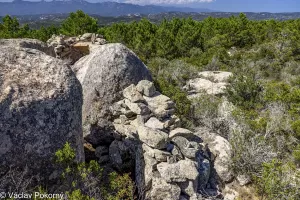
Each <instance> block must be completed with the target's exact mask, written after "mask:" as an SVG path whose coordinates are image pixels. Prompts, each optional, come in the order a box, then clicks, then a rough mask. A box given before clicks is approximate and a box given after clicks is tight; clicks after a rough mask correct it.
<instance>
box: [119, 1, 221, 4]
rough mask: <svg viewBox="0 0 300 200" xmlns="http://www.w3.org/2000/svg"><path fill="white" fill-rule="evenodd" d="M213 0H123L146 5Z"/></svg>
mask: <svg viewBox="0 0 300 200" xmlns="http://www.w3.org/2000/svg"><path fill="white" fill-rule="evenodd" d="M213 1H215V0H125V3H132V4H140V5H148V4H160V5H161V4H189V3H210V2H213Z"/></svg>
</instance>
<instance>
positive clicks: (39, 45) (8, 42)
mask: <svg viewBox="0 0 300 200" xmlns="http://www.w3.org/2000/svg"><path fill="white" fill-rule="evenodd" d="M0 46H11V47H17V48H28V49H36V50H39V51H42V52H44V53H45V54H47V55H49V56H53V57H55V52H54V48H53V47H51V46H48V45H47V44H46V43H44V42H42V41H39V40H37V39H28V38H27V39H1V40H0Z"/></svg>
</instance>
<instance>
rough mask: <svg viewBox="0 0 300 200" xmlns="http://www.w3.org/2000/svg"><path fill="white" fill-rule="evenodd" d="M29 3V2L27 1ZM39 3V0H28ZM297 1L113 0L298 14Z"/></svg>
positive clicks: (139, 3) (104, 0)
mask: <svg viewBox="0 0 300 200" xmlns="http://www.w3.org/2000/svg"><path fill="white" fill-rule="evenodd" d="M27 1H29V0H27ZM30 1H40V0H30ZM87 1H88V2H91V3H96V2H107V0H87ZM297 1H299V0H284V1H281V0H264V1H263V2H262V1H260V0H252V1H248V2H241V1H240V0H115V1H114V0H113V1H112V2H118V3H132V4H138V5H158V6H176V7H191V8H204V9H210V10H215V11H221V12H272V13H278V12H300V4H299V2H297ZM0 2H12V0H0Z"/></svg>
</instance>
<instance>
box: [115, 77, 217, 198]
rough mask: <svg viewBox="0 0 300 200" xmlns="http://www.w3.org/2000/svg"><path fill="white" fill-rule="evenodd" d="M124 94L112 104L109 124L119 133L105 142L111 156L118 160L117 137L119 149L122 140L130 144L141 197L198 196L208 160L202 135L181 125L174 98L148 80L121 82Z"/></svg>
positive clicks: (207, 176)
mask: <svg viewBox="0 0 300 200" xmlns="http://www.w3.org/2000/svg"><path fill="white" fill-rule="evenodd" d="M123 97H124V99H122V100H120V101H118V102H116V103H115V104H113V105H112V106H111V111H112V113H113V115H114V118H115V119H114V122H113V124H114V127H115V130H116V134H119V136H120V137H119V139H118V140H115V142H113V144H112V145H111V146H110V149H109V151H110V152H109V154H110V157H111V160H112V161H114V162H115V164H116V165H121V164H122V156H121V155H120V152H117V151H112V146H116V143H119V144H118V145H117V146H119V148H118V149H119V150H120V149H121V146H122V145H124V146H126V148H127V149H128V148H132V150H133V152H135V155H136V158H135V166H136V169H135V173H136V182H137V186H138V189H139V192H140V194H144V198H145V199H155V200H160V199H169V200H176V199H178V200H179V199H184V198H185V199H197V197H199V196H201V195H200V194H198V192H199V191H200V190H201V188H206V185H207V184H208V180H209V177H210V171H211V169H210V161H209V160H208V159H207V158H206V156H205V152H204V149H203V146H202V145H201V144H200V143H201V138H199V137H197V136H196V135H195V134H194V133H193V132H191V131H190V130H187V129H184V128H181V127H180V126H181V124H180V120H179V118H178V117H177V116H176V115H174V112H175V104H174V102H173V101H171V99H170V98H168V97H167V96H165V95H162V94H160V93H159V92H158V91H156V89H155V87H154V85H153V83H152V82H150V81H147V80H142V81H140V82H139V83H138V84H137V85H134V84H132V85H130V86H128V87H127V88H125V89H124V90H123ZM120 144H122V145H120ZM122 148H123V149H126V148H125V147H122ZM199 199H200V197H199Z"/></svg>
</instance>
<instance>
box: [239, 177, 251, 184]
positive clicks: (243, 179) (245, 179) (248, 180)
mask: <svg viewBox="0 0 300 200" xmlns="http://www.w3.org/2000/svg"><path fill="white" fill-rule="evenodd" d="M236 179H237V181H238V182H239V184H240V186H244V185H247V184H249V183H251V177H250V176H248V175H238V176H237V177H236Z"/></svg>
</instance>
